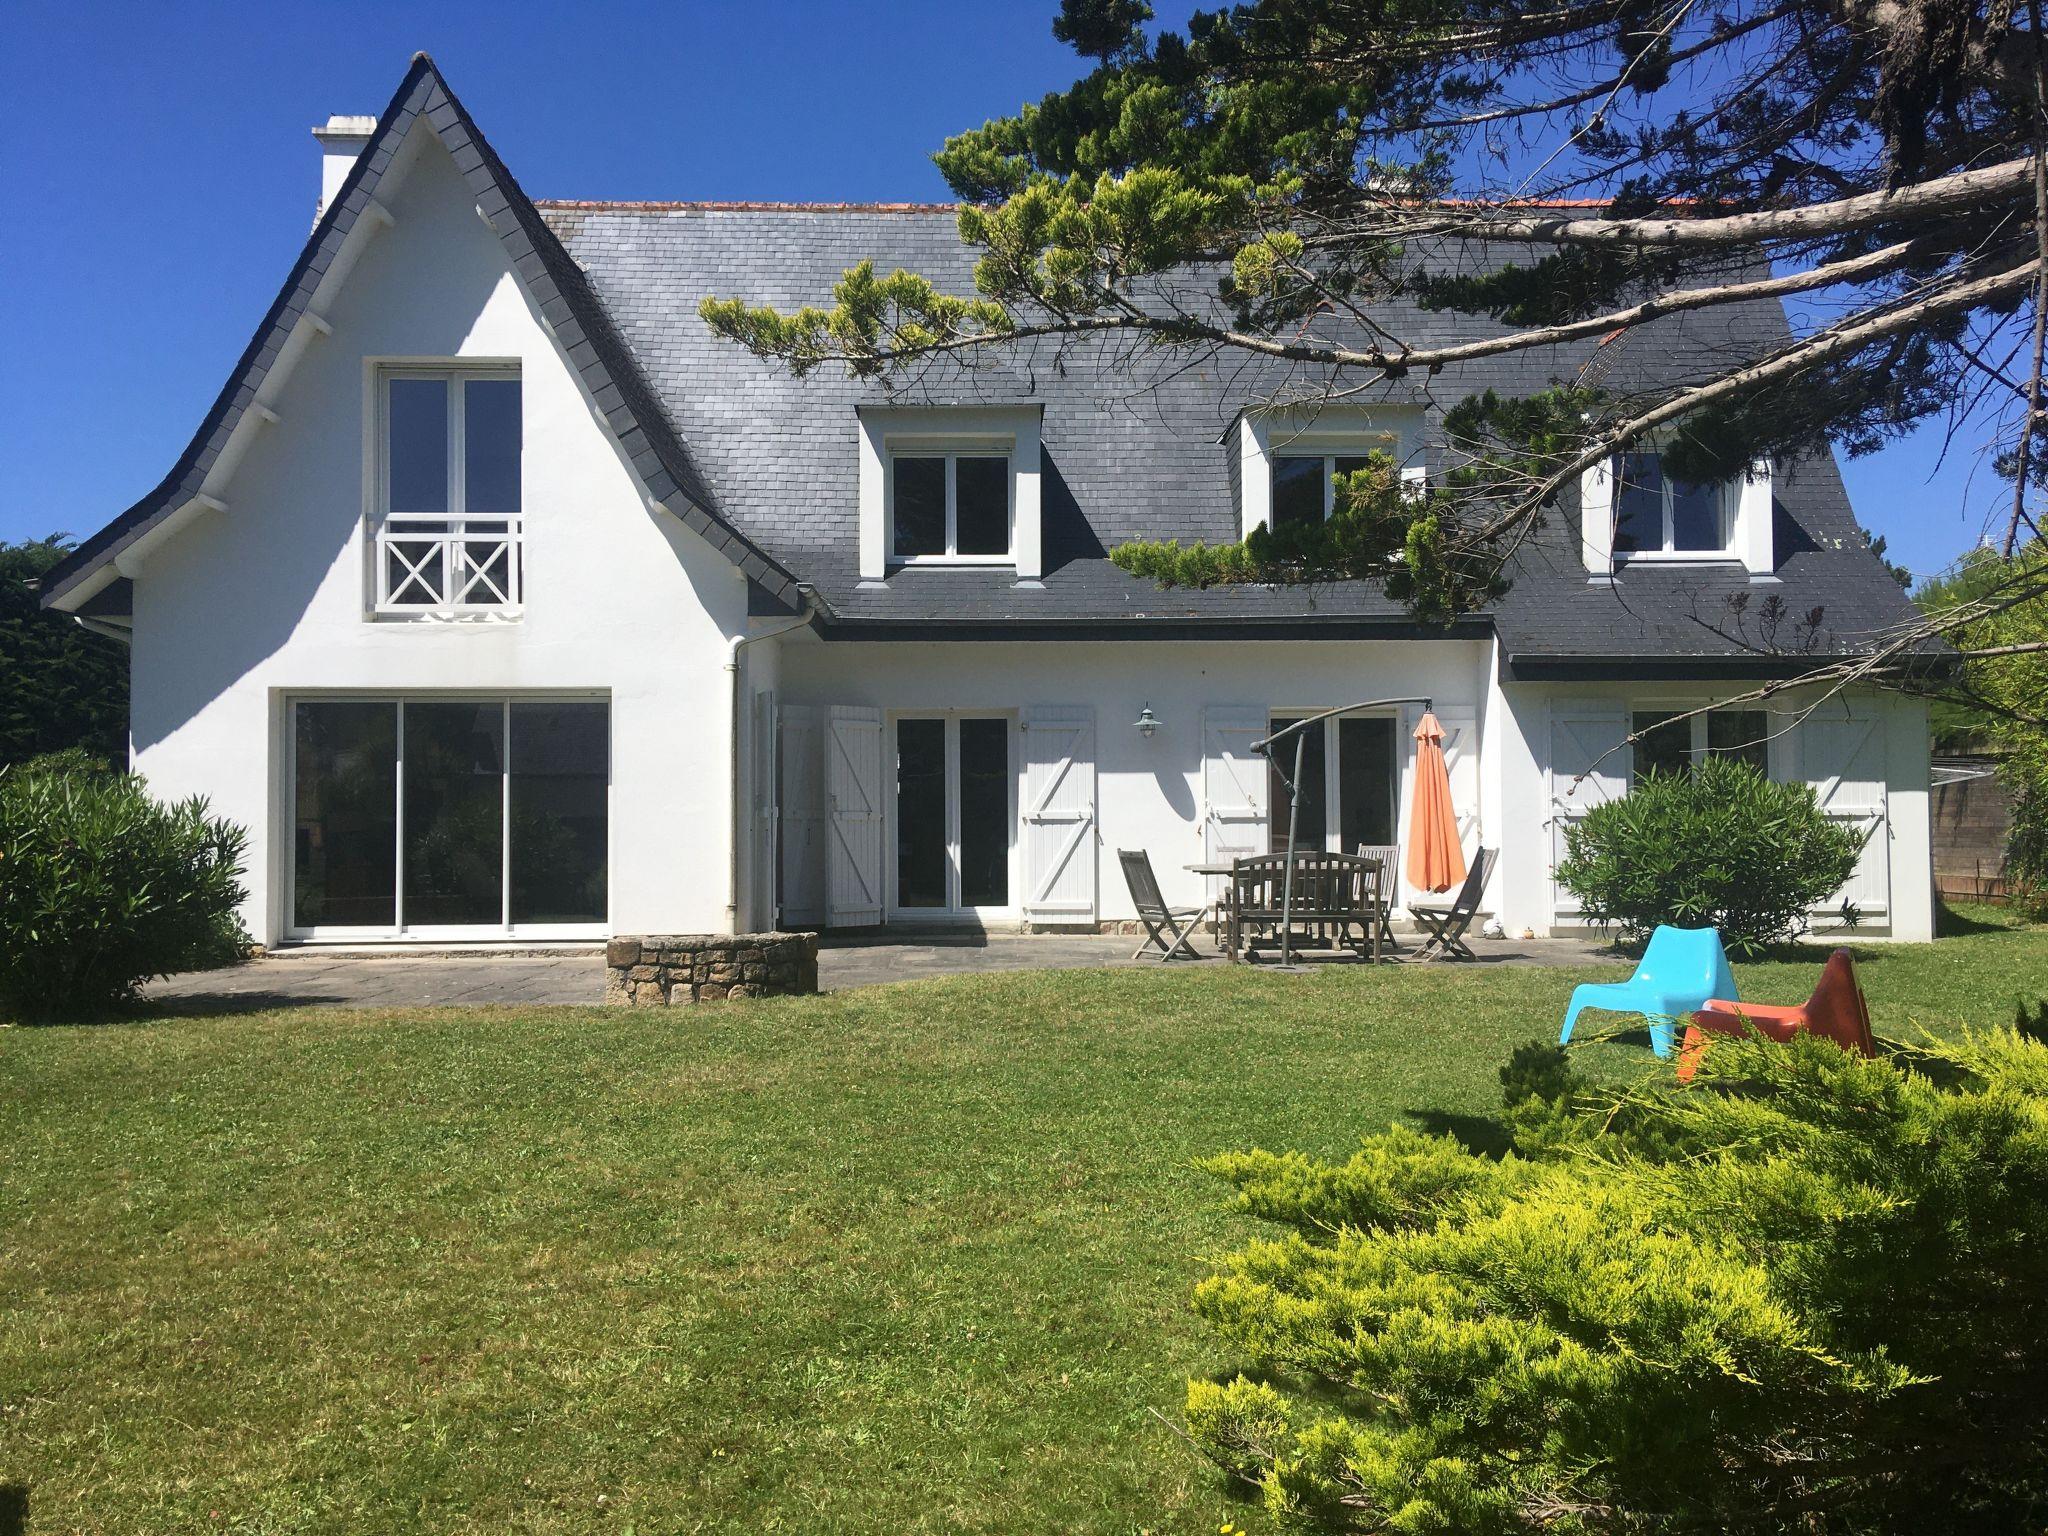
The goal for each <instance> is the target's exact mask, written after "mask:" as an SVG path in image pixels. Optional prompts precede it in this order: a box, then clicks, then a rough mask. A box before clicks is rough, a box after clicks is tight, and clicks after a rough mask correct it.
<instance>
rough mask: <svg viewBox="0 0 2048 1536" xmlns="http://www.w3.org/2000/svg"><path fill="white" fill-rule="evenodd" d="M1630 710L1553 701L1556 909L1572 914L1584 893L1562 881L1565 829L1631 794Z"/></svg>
mask: <svg viewBox="0 0 2048 1536" xmlns="http://www.w3.org/2000/svg"><path fill="white" fill-rule="evenodd" d="M1627 739H1628V715H1627V714H1626V713H1625V712H1624V711H1623V710H1622V708H1621V706H1620V705H1618V704H1603V703H1574V702H1571V701H1568V700H1559V701H1557V702H1556V703H1554V704H1552V705H1551V706H1550V867H1551V870H1552V871H1553V874H1552V879H1551V883H1550V884H1551V891H1550V902H1551V911H1552V913H1553V914H1554V915H1555V916H1558V917H1570V916H1574V915H1576V914H1577V912H1578V910H1579V902H1578V898H1577V897H1576V896H1574V895H1572V893H1571V892H1570V891H1568V890H1566V889H1565V888H1564V887H1563V886H1561V885H1559V884H1558V883H1557V880H1556V877H1555V871H1556V869H1557V866H1558V864H1559V863H1560V862H1561V861H1562V860H1563V859H1564V855H1565V832H1566V830H1567V829H1568V828H1571V827H1573V826H1576V825H1577V824H1578V823H1579V822H1580V821H1582V820H1584V819H1585V815H1586V812H1588V811H1590V810H1591V809H1592V808H1593V807H1594V806H1596V805H1605V804H1606V803H1607V802H1608V801H1609V800H1615V799H1619V798H1620V797H1621V796H1622V795H1625V794H1627V793H1628V752H1627V750H1626V749H1625V748H1624V747H1623V746H1622V743H1623V742H1624V741H1626V740H1627Z"/></svg>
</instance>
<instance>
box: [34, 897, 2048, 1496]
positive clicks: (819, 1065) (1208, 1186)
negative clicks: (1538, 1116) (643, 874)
mask: <svg viewBox="0 0 2048 1536" xmlns="http://www.w3.org/2000/svg"><path fill="white" fill-rule="evenodd" d="M1966 926H1969V927H1971V928H1973V929H1974V930H1975V931H1972V932H1968V933H1966V934H1964V935H1963V936H1960V937H1956V938H1951V939H1946V940H1944V941H1942V942H1941V943H1939V944H1935V945H1927V946H1917V947H1898V948H1878V947H1871V948H1870V949H1868V950H1866V951H1865V952H1864V955H1865V960H1864V964H1863V966H1862V971H1863V976H1864V981H1865V985H1866V988H1867V990H1868V992H1869V995H1870V1000H1871V1004H1872V1007H1873V1010H1874V1012H1875V1015H1876V1023H1877V1029H1878V1033H1879V1034H1880V1035H1882V1036H1887V1037H1891V1038H1901V1037H1906V1036H1908V1035H1910V1034H1911V1033H1912V1032H1913V1030H1914V1028H1915V1027H1927V1028H1931V1029H1936V1030H1947V1029H1951V1028H1954V1027H1955V1026H1957V1025H1959V1024H1962V1023H1966V1022H1974V1023H1980V1024H1991V1023H2004V1022H2009V1021H2010V1020H2011V1019H2012V1017H2013V1013H2014V1005H2015V1000H2016V999H2017V998H2018V997H2019V996H2021V995H2029V996H2032V997H2037V998H2038V997H2040V996H2042V995H2043V994H2048V930H2042V929H2032V930H2026V931H2017V930H2012V931H2008V930H2003V929H2000V928H1997V927H1995V926H1992V925H1991V924H1989V923H1977V924H1968V925H1966ZM1815 958H1817V953H1816V957H1815ZM1626 969H1627V967H1626V966H1622V965H1614V966H1605V967H1584V968H1577V969H1573V970H1538V969H1520V968H1514V969H1511V968H1507V967H1463V968H1452V967H1443V966H1439V967H1432V968H1401V967H1389V968H1382V969H1379V970H1375V971H1366V970H1362V969H1350V968H1346V969H1339V968H1331V969H1328V970H1324V971H1320V972H1313V973H1309V974H1302V975H1279V974H1275V973H1272V972H1270V971H1258V970H1253V969H1247V968H1236V969H1219V968H1205V969H1202V970H1200V971H1177V972H1176V971H1167V972H1160V971H1156V970H1142V971H1088V972H1062V973H1055V972H1042V973H1012V974H1007V975H991V976H985V977H967V978H960V979H952V980H944V981H930V982H915V983H909V984H905V985H901V986H896V987H886V988H876V989H870V990H865V991H856V992H849V993H843V994H838V995H834V996H828V997H823V998H807V999H791V1000H784V1001H774V1002H756V1003H749V1004H744V1005H741V1004H734V1005H730V1006H720V1007H707V1008H705V1009H703V1010H700V1011H695V1012H690V1013H683V1014H663V1013H642V1012H627V1011H618V1010H613V1011H605V1010H599V1009H501V1010H445V1011H420V1012H405V1013H350V1012H336V1011H332V1010H326V1009H303V1010H297V1011H290V1012H276V1013H257V1014H246V1015H241V1016H229V1017H206V1018H182V1017H172V1018H164V1019H161V1020H157V1021H153V1022H146V1023H139V1024H127V1025H117V1026H106V1027H98V1028H43V1029H27V1028H19V1029H6V1030H0V1155H4V1158H5V1169H4V1176H0V1483H4V1482H10V1481H11V1482H13V1483H16V1484H27V1485H28V1487H29V1497H30V1529H31V1530H32V1531H34V1532H35V1533H37V1536H48V1533H55V1532H72V1531H78V1532H84V1531H91V1532H107V1533H120V1532H144V1531H147V1532H162V1531H202V1530H203V1531H233V1532H264V1533H272V1532H279V1533H281V1532H301V1531H400V1530H403V1531H430V1532H439V1531H493V1532H539V1531H546V1532H551V1533H553V1532H599V1531H602V1532H611V1533H624V1532H636V1533H639V1536H648V1533H654V1532H664V1533H665V1532H679V1531H709V1530H747V1531H781V1530H801V1531H806V1532H836V1531H856V1532H884V1531H886V1532H891V1533H901V1532H925V1531H988V1532H994V1531H1002V1532H1012V1531H1047V1532H1067V1531H1087V1532H1098V1531H1100V1532H1137V1531H1148V1530H1149V1531H1158V1532H1168V1531H1174V1532H1193V1531H1206V1532H1214V1531H1215V1530H1216V1529H1217V1528H1218V1526H1219V1525H1221V1524H1222V1523H1223V1522H1224V1521H1226V1520H1236V1521H1238V1522H1240V1523H1249V1524H1252V1525H1253V1526H1254V1527H1255V1528H1256V1527H1258V1526H1259V1525H1260V1519H1259V1517H1258V1515H1257V1513H1256V1511H1248V1510H1247V1507H1246V1506H1245V1505H1244V1504H1243V1503H1241V1502H1239V1501H1238V1500H1237V1499H1236V1498H1235V1496H1234V1495H1233V1494H1232V1492H1231V1491H1230V1490H1228V1489H1226V1488H1225V1487H1224V1485H1223V1483H1222V1481H1221V1479H1220V1478H1219V1476H1218V1475H1217V1474H1215V1473H1214V1472H1213V1471H1211V1470H1210V1469H1209V1468H1208V1466H1207V1465H1206V1464H1205V1463H1203V1462H1201V1461H1199V1460H1197V1459H1196V1458H1195V1457H1194V1456H1193V1455H1192V1454H1191V1453H1190V1452H1189V1451H1188V1450H1187V1449H1186V1448H1185V1447H1184V1446H1183V1444H1182V1443H1181V1442H1180V1441H1179V1440H1177V1439H1176V1438H1175V1436H1174V1435H1173V1433H1172V1432H1171V1431H1170V1430H1169V1429H1168V1428H1167V1427H1166V1426H1165V1425H1164V1424H1163V1423H1162V1422H1161V1421H1160V1419H1159V1418H1158V1417H1155V1413H1157V1414H1163V1415H1165V1416H1166V1417H1167V1418H1173V1417H1174V1416H1176V1415H1177V1413H1178V1410H1179V1406H1180V1403H1181V1400H1182V1396H1183V1392H1184V1384H1185V1380H1186V1378H1187V1377H1188V1375H1189V1374H1191V1373H1202V1372H1211V1371H1217V1370H1224V1369H1228V1368H1229V1366H1230V1365H1231V1361H1230V1359H1229V1357H1228V1355H1227V1354H1226V1353H1225V1352H1223V1351H1222V1350H1220V1349H1219V1347H1218V1346H1217V1345H1216V1344H1215V1343H1214V1342H1213V1341H1212V1340H1211V1339H1210V1338H1209V1337H1208V1336H1206V1335H1205V1334H1204V1332H1203V1330H1202V1329H1201V1328H1200V1327H1199V1326H1198V1325H1197V1324H1196V1322H1195V1320H1194V1319H1193V1318H1192V1317H1191V1315H1190V1314H1189V1311H1188V1305H1187V1301H1188V1294H1189V1290H1190V1288H1191V1287H1192V1285H1193V1284H1194V1282H1195V1281H1196V1280H1197V1279H1198V1278H1199V1277H1200V1276H1201V1275H1202V1274H1203V1273H1204V1258H1205V1256H1208V1255H1213V1254H1217V1253H1220V1252H1222V1251H1223V1250H1225V1249H1226V1248H1227V1247H1229V1246H1232V1245H1235V1244H1237V1243H1239V1242H1241V1241H1243V1240H1244V1238H1246V1237H1247V1236H1248V1235H1249V1234H1250V1233H1251V1232H1252V1231H1253V1230H1254V1227H1253V1224H1252V1223H1250V1222H1248V1221H1246V1220H1244V1219H1242V1218H1238V1217H1234V1216H1231V1215H1228V1214H1226V1213H1225V1212H1224V1211H1223V1210H1222V1209H1221V1203H1222V1195H1223V1191H1222V1189H1221V1187H1220V1186H1218V1185H1216V1184H1214V1183H1212V1182H1211V1181H1210V1180H1208V1179H1207V1178H1206V1177H1204V1176H1203V1175H1200V1174H1198V1173H1196V1172H1194V1171H1193V1170H1192V1169H1191V1167H1190V1161H1191V1159H1193V1158H1195V1157H1198V1156H1200V1155H1202V1154H1205V1153H1209V1152H1213V1151H1216V1150H1218V1149H1222V1148H1229V1147H1241V1146H1246V1145H1250V1144H1255V1143H1256V1144H1262V1145H1265V1146H1268V1147H1275V1148H1280V1147H1298V1148H1302V1149H1305V1150H1308V1151H1311V1152H1316V1153H1321V1154H1326V1155H1342V1154H1343V1153H1344V1151H1345V1150H1346V1148H1347V1147H1348V1146H1349V1145H1350V1143H1351V1142H1352V1141H1353V1140H1354V1139H1355V1138H1356V1137H1357V1136H1358V1135H1359V1134H1360V1133H1361V1132H1364V1131H1369V1130H1373V1129H1377V1128H1379V1127H1382V1126H1383V1125H1385V1124H1386V1122H1387V1121H1389V1120H1390V1119H1395V1118H1399V1117H1403V1116H1407V1117H1411V1118H1413V1119H1415V1120H1417V1121H1419V1122H1420V1123H1421V1124H1423V1125H1425V1126H1431V1127H1436V1128H1441V1129H1449V1130H1451V1131H1453V1132H1455V1133H1457V1134H1461V1135H1464V1136H1466V1137H1468V1138H1472V1139H1475V1140H1478V1141H1481V1142H1484V1141H1485V1140H1487V1138H1489V1137H1490V1136H1491V1135H1492V1134H1493V1132H1494V1126H1493V1125H1492V1122H1491V1119H1490V1117H1491V1115H1492V1113H1493V1112H1494V1110H1495V1109H1496V1108H1497V1084H1496V1081H1495V1072H1496V1070H1497V1068H1498V1066H1499V1064H1500V1062H1501V1061H1502V1060H1503V1059H1504V1057H1505V1056H1506V1054H1507V1053H1508V1051H1509V1050H1510V1049H1511V1048H1512V1047H1513V1046H1514V1045H1515V1044H1517V1043H1518V1042H1520V1041H1523V1040H1527V1039H1530V1038H1532V1037H1536V1036H1540V1035H1541V1036H1554V1031H1555V1029H1556V1023H1557V1020H1558V1018H1559V1016H1560V1014H1561V1013H1562V1010H1563V1007H1564V1002H1565V998H1566V996H1567V995H1568V994H1569V992H1570V990H1571V988H1572V986H1573V985H1574V984H1575V983H1577V982H1580V981H1587V980H1604V979H1612V978H1615V977H1618V976H1620V975H1623V974H1625V972H1626ZM1815 974H1816V966H1815V964H1814V963H1813V962H1812V961H1811V960H1801V961H1800V962H1799V963H1797V964H1773V965H1760V966H1749V967H1739V968H1738V976H1739V979H1740V982H1741V985H1742V990H1743V993H1744V995H1745V996H1747V997H1751V998H1754V999H1760V1000H1761V999H1769V1000H1777V1001H1792V1000H1796V999H1803V998H1804V997H1805V995H1806V992H1807V990H1808V989H1809V987H1810V986H1811V984H1812V981H1813V978H1814V976H1815ZM1588 1022H1589V1023H1597V1020H1595V1019H1594V1017H1593V1016H1590V1015H1589V1017H1588ZM1582 1027H1583V1026H1582ZM1634 1038H1635V1039H1636V1040H1641V1039H1642V1038H1643V1037H1642V1035H1641V1033H1640V1032H1639V1031H1638V1032H1636V1034H1635V1036H1634ZM1579 1056H1580V1058H1581V1059H1587V1058H1595V1059H1597V1061H1598V1065H1597V1068H1596V1071H1597V1073H1598V1074H1599V1075H1614V1074H1623V1073H1629V1072H1635V1071H1646V1070H1651V1066H1650V1057H1649V1053H1648V1051H1647V1049H1645V1048H1644V1047H1642V1046H1641V1045H1639V1044H1629V1043H1627V1042H1626V1040H1624V1042H1623V1043H1619V1044H1607V1045H1602V1046H1597V1047H1592V1048H1589V1049H1588V1050H1587V1051H1583V1052H1581V1053H1579ZM1588 1064H1589V1065H1592V1064H1593V1063H1592V1062H1591V1061H1589V1062H1588ZM1665 1070H1668V1068H1667V1069H1665Z"/></svg>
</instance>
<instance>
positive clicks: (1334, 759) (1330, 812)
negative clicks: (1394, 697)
mask: <svg viewBox="0 0 2048 1536" xmlns="http://www.w3.org/2000/svg"><path fill="white" fill-rule="evenodd" d="M1329 707H1330V706H1329V705H1327V704H1318V705H1316V706H1315V707H1314V708H1302V709H1269V710H1267V711H1266V730H1267V732H1268V733H1269V734H1270V733H1271V732H1273V731H1275V730H1278V729H1279V728H1280V726H1279V722H1281V721H1282V720H1300V719H1304V718H1306V717H1307V716H1309V715H1319V714H1321V713H1322V712H1323V711H1324V710H1326V709H1328V708H1329ZM1344 720H1386V721H1390V722H1392V724H1393V727H1394V784H1393V796H1392V799H1393V805H1392V810H1393V826H1394V835H1393V837H1392V838H1391V839H1390V841H1392V842H1394V843H1397V844H1398V843H1399V842H1400V841H1401V802H1402V790H1403V788H1404V780H1405V778H1406V775H1407V771H1408V770H1407V765H1406V763H1405V761H1404V754H1403V750H1402V742H1401V712H1400V711H1399V710H1398V709H1361V710H1354V711H1353V712H1351V713H1349V714H1345V715H1338V716H1336V717H1334V718H1332V719H1329V720H1325V721H1324V722H1323V818H1324V822H1325V825H1324V827H1323V851H1324V852H1325V853H1356V852H1357V851H1358V850H1357V849H1356V848H1349V847H1346V846H1345V845H1344V784H1343V777H1344V776H1343V774H1342V772H1341V771H1340V762H1341V737H1342V733H1341V732H1339V731H1338V729H1337V726H1338V724H1339V723H1340V722H1341V721H1344ZM1279 750H1280V761H1281V766H1282V767H1283V768H1285V769H1286V770H1287V771H1288V772H1289V773H1290V774H1291V773H1292V772H1293V771H1294V747H1293V744H1292V741H1291V740H1290V741H1288V742H1283V743H1282V744H1281V746H1280V749H1279ZM1262 760H1263V759H1262ZM1266 774H1267V778H1266V782H1267V783H1268V784H1270V783H1272V778H1271V774H1272V769H1271V767H1270V766H1268V767H1267V769H1266ZM1287 810H1288V807H1287V805H1286V803H1285V802H1284V801H1280V800H1275V801H1274V803H1273V804H1272V805H1271V806H1269V807H1267V814H1266V851H1267V852H1268V853H1285V852H1286V851H1287V847H1286V844H1284V843H1282V842H1281V841H1280V837H1281V835H1282V834H1283V833H1284V832H1286V830H1287Z"/></svg>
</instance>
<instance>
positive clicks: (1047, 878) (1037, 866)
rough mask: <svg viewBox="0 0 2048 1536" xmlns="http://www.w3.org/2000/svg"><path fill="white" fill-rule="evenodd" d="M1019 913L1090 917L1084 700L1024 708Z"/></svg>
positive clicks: (1089, 763)
mask: <svg viewBox="0 0 2048 1536" xmlns="http://www.w3.org/2000/svg"><path fill="white" fill-rule="evenodd" d="M1023 822H1024V911H1025V914H1026V915H1027V916H1029V917H1033V918H1038V919H1042V920H1049V921H1059V922H1074V921H1077V920H1089V921H1092V920H1093V919H1094V917H1095V880H1096V876H1095V871H1096V867H1097V865H1098V863H1099V859H1098V857H1097V851H1096V834H1095V711H1094V710H1092V709H1090V708H1088V707H1087V706H1086V705H1084V704H1059V705H1038V706H1035V707H1033V708H1031V709H1028V710H1026V711H1025V712H1024V812H1023Z"/></svg>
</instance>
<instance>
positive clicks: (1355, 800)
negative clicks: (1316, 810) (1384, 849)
mask: <svg viewBox="0 0 2048 1536" xmlns="http://www.w3.org/2000/svg"><path fill="white" fill-rule="evenodd" d="M1395 771H1396V770H1395V765H1394V722H1393V721H1391V720H1386V719H1379V718H1374V717H1369V716H1368V717H1359V716H1353V717H1351V718H1349V719H1343V720H1339V721H1338V722H1337V813H1338V816H1339V818H1340V826H1339V829H1338V830H1339V832H1340V833H1341V836H1340V837H1339V839H1338V847H1339V849H1340V850H1341V851H1342V852H1345V853H1356V852H1357V851H1358V847H1359V845H1360V844H1361V843H1370V844H1372V845H1374V846H1375V847H1377V846H1380V845H1383V844H1386V843H1391V842H1392V841H1393V840H1394V800H1395V797H1396V795H1397V794H1398V793H1399V790H1398V788H1397V785H1396V781H1395Z"/></svg>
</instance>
